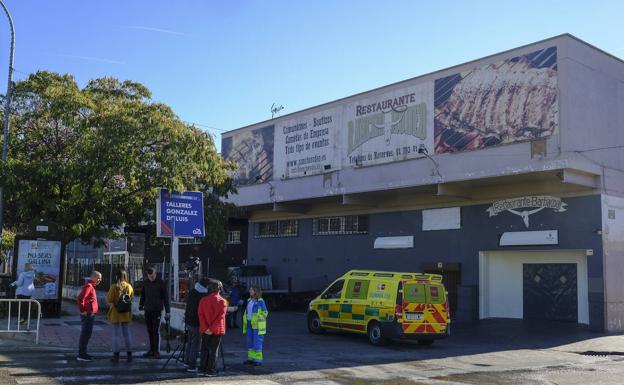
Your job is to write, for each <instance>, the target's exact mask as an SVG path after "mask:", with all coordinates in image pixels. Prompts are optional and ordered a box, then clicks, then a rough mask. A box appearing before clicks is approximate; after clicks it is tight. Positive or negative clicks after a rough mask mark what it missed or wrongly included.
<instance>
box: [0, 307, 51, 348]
mask: <svg viewBox="0 0 624 385" xmlns="http://www.w3.org/2000/svg"><path fill="white" fill-rule="evenodd" d="M33 305H37V307H36V313H35V317H32V313H33V308H34V307H35V306H33ZM11 307H13V309H12V308H11ZM0 308H3V309H4V308H7V311H6V314H7V324H6V325H7V327H6V329H3V328H0V333H35V343H36V344H38V343H39V323H40V321H41V304H40V303H39V301H37V300H36V299H0ZM15 308H16V309H15ZM22 309H24V312H22ZM15 313H17V314H16V318H15V322H12V321H11V316H12V314H15ZM24 313H25V314H24ZM31 320H32V321H33V322H34V320H36V321H37V322H36V325H35V329H34V330H33V329H31V328H30V323H31ZM22 323H24V324H25V325H24V326H22ZM14 324H15V325H14Z"/></svg>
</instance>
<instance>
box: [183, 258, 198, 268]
mask: <svg viewBox="0 0 624 385" xmlns="http://www.w3.org/2000/svg"><path fill="white" fill-rule="evenodd" d="M200 264H201V261H200V260H199V258H198V257H190V258H189V259H187V260H186V262H184V269H186V271H188V272H194V271H197V270H198V269H199V265H200Z"/></svg>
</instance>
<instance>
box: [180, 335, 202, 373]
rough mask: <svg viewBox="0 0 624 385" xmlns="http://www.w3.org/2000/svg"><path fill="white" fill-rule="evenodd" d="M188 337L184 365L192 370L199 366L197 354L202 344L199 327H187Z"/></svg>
mask: <svg viewBox="0 0 624 385" xmlns="http://www.w3.org/2000/svg"><path fill="white" fill-rule="evenodd" d="M186 330H188V335H187V336H186V350H185V351H184V363H186V364H187V365H188V366H189V367H190V368H195V367H196V366H197V353H199V345H200V344H201V340H202V338H201V335H200V334H199V326H191V325H186Z"/></svg>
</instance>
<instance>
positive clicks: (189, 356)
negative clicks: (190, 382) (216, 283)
mask: <svg viewBox="0 0 624 385" xmlns="http://www.w3.org/2000/svg"><path fill="white" fill-rule="evenodd" d="M207 294H208V279H207V278H201V279H200V280H199V282H197V283H196V284H195V287H193V289H192V290H191V292H190V293H189V295H188V297H187V299H186V311H185V313H184V323H185V324H186V333H187V335H186V350H185V351H184V364H185V365H186V367H187V369H186V371H187V372H196V371H197V353H198V352H199V346H200V344H201V340H202V338H201V334H200V333H199V316H198V315H197V311H198V307H199V301H200V300H201V299H202V298H203V297H205V296H206V295H207Z"/></svg>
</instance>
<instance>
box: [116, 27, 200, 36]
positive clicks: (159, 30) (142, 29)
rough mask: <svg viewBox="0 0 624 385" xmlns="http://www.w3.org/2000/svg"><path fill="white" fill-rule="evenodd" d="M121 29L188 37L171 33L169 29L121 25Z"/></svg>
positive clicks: (174, 32)
mask: <svg viewBox="0 0 624 385" xmlns="http://www.w3.org/2000/svg"><path fill="white" fill-rule="evenodd" d="M121 27H123V28H130V29H138V30H141V31H149V32H159V33H166V34H169V35H178V36H188V35H187V34H186V33H184V32H178V31H172V30H170V29H162V28H153V27H145V26H142V25H122V26H121Z"/></svg>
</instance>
